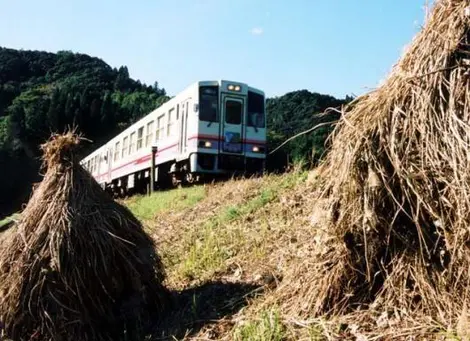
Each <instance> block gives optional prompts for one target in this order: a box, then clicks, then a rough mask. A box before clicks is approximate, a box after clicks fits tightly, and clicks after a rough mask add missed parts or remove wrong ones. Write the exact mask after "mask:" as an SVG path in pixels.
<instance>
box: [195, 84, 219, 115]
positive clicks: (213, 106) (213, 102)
mask: <svg viewBox="0 0 470 341" xmlns="http://www.w3.org/2000/svg"><path fill="white" fill-rule="evenodd" d="M218 105H219V87H218V86H201V87H200V89H199V119H200V120H201V121H208V122H218V121H219V117H218V116H219V110H218Z"/></svg>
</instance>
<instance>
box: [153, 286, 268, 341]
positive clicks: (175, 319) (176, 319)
mask: <svg viewBox="0 0 470 341" xmlns="http://www.w3.org/2000/svg"><path fill="white" fill-rule="evenodd" d="M262 291H263V287H261V286H256V285H253V284H247V283H224V282H219V281H217V282H207V283H204V284H202V285H200V286H198V287H194V288H189V289H186V290H183V291H179V292H172V293H171V296H172V297H171V304H170V306H169V307H168V309H167V311H166V312H164V313H163V314H162V318H161V320H160V321H159V322H158V323H157V324H155V325H153V326H152V328H151V330H150V331H149V332H150V333H149V334H151V336H150V337H149V338H148V339H147V340H155V341H156V340H180V339H183V338H186V337H189V336H192V335H195V334H197V333H198V332H199V331H200V330H201V329H202V328H203V327H205V326H208V325H211V324H215V323H217V322H219V321H221V320H222V319H224V318H228V317H230V316H232V315H234V314H236V313H237V312H238V311H239V310H240V309H242V308H243V307H244V306H246V305H247V304H248V299H250V298H253V297H255V296H256V295H260V294H262Z"/></svg>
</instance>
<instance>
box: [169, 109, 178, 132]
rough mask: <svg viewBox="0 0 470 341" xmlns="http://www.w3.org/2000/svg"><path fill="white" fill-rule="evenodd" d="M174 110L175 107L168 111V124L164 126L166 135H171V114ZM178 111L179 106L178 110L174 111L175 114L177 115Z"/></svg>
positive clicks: (172, 122)
mask: <svg viewBox="0 0 470 341" xmlns="http://www.w3.org/2000/svg"><path fill="white" fill-rule="evenodd" d="M174 112H175V109H174V108H173V109H170V111H168V125H167V128H166V136H172V135H173V124H174V121H173V114H174ZM178 113H179V108H178V110H177V111H176V116H177V117H178Z"/></svg>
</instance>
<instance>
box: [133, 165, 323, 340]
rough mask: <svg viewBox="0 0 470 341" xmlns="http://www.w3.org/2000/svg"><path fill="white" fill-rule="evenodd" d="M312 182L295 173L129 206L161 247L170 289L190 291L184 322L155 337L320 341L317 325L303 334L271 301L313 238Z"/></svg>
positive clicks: (162, 196) (234, 182) (192, 190)
mask: <svg viewBox="0 0 470 341" xmlns="http://www.w3.org/2000/svg"><path fill="white" fill-rule="evenodd" d="M309 177H310V176H309V173H307V172H302V171H294V172H291V173H288V174H285V175H269V176H265V177H262V178H253V179H242V180H230V181H227V182H224V183H217V184H211V185H205V186H204V185H200V186H193V187H189V188H182V189H177V190H173V191H169V192H157V193H155V194H153V195H152V196H140V197H133V198H131V199H129V200H126V201H124V204H125V205H127V206H128V207H129V208H130V209H131V210H132V212H133V213H134V214H135V215H136V216H137V217H138V218H139V219H141V220H142V222H143V224H144V226H145V228H146V229H147V231H148V232H149V233H150V234H151V235H152V237H153V238H154V239H155V241H156V245H157V252H158V253H159V254H160V255H161V257H162V259H163V262H164V265H165V268H166V272H167V280H166V283H165V284H166V285H167V286H168V287H169V288H170V289H171V290H173V291H175V292H179V293H183V296H184V297H185V295H186V294H188V293H191V296H190V297H187V299H188V301H189V302H186V303H185V304H183V306H184V308H183V310H184V309H187V311H186V312H183V311H182V312H179V313H178V312H177V313H176V315H177V316H178V317H177V318H178V323H173V327H166V328H163V329H164V331H161V330H160V331H159V333H156V334H155V335H153V336H154V338H155V339H160V337H161V336H162V335H161V334H162V333H165V334H166V335H168V333H172V334H173V336H174V337H175V338H176V339H195V340H199V339H219V340H220V339H225V340H260V341H269V340H272V341H275V340H286V339H293V340H294V339H296V340H298V339H306V340H319V339H321V332H319V331H318V326H317V325H310V324H308V325H306V326H305V327H301V328H300V327H299V326H298V325H297V324H295V323H292V321H290V322H289V321H288V320H287V319H286V316H284V315H283V314H282V312H281V309H280V308H279V307H277V306H276V304H270V303H269V301H270V300H269V298H270V297H273V296H275V292H276V287H277V286H278V285H279V284H280V283H281V282H282V280H283V277H284V275H285V273H286V272H288V271H289V270H290V266H291V264H292V262H295V261H296V260H298V258H299V257H301V256H302V255H301V254H298V250H299V244H300V243H301V242H302V241H303V240H305V238H308V233H309V231H308V230H309V229H308V226H309V224H308V220H309V215H308V214H307V213H308V212H307V211H306V208H307V207H306V197H307V196H308V193H309V189H308V183H309ZM307 209H308V208H307ZM188 307H191V308H190V309H189V308H188ZM171 318H174V317H171ZM181 320H184V321H185V323H184V327H183V328H182V329H181V328H177V330H175V329H172V330H171V332H170V331H169V330H168V328H170V329H171V328H174V326H175V325H178V324H179V325H180V324H181V323H179V322H180V321H181ZM172 321H173V320H172ZM164 324H166V325H170V324H172V322H171V321H170V322H168V321H167V322H164Z"/></svg>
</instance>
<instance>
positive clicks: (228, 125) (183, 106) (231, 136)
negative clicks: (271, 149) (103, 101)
mask: <svg viewBox="0 0 470 341" xmlns="http://www.w3.org/2000/svg"><path fill="white" fill-rule="evenodd" d="M80 164H81V165H82V166H83V167H84V168H85V169H87V170H88V172H89V173H90V174H91V175H92V176H93V178H94V179H95V180H96V181H97V182H98V183H99V184H100V186H101V187H102V188H103V189H105V190H106V191H109V192H111V193H113V194H114V195H126V194H131V193H135V192H137V193H146V192H148V191H153V190H155V189H156V188H158V187H162V188H165V187H169V186H170V187H171V186H177V185H178V184H182V183H183V184H191V183H194V182H196V181H198V180H199V179H201V177H207V176H217V175H224V174H233V173H234V172H240V171H242V172H256V173H259V172H263V170H264V169H265V166H266V98H265V93H264V91H262V90H260V89H258V88H255V87H252V86H250V85H248V84H246V83H242V82H235V81H228V80H217V81H197V82H195V83H193V84H191V85H190V86H188V87H187V88H186V89H185V90H183V91H181V92H180V93H178V94H177V95H176V96H174V97H172V98H171V99H170V100H168V101H167V102H165V103H164V104H162V105H161V106H159V107H158V108H156V109H155V110H153V111H152V112H150V113H149V114H147V115H146V116H144V117H143V118H141V119H140V120H138V121H137V122H135V123H134V124H132V125H131V126H129V127H128V128H126V129H125V130H124V131H122V132H121V133H119V134H118V135H116V136H115V137H114V138H112V139H111V140H109V141H108V142H107V143H105V144H104V145H102V146H101V147H99V148H97V149H96V150H94V151H93V152H92V153H90V154H89V155H87V156H86V157H84V158H83V159H82V160H80Z"/></svg>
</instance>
